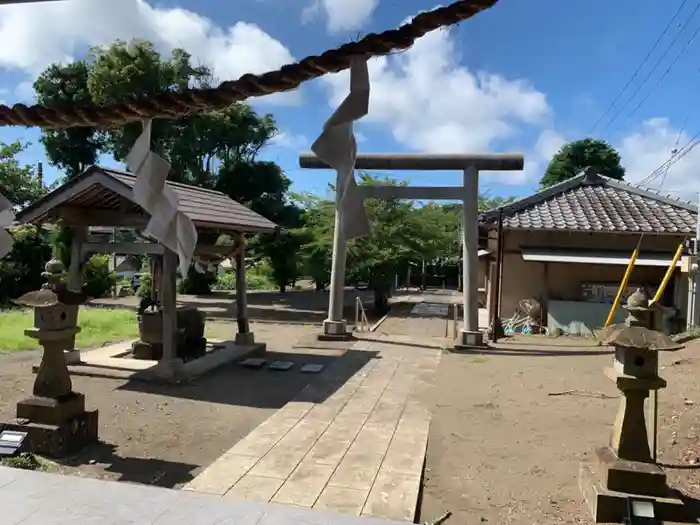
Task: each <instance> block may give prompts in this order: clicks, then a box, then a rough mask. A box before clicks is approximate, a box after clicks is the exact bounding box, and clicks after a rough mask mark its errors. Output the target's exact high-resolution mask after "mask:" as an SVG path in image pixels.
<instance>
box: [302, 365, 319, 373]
mask: <svg viewBox="0 0 700 525" xmlns="http://www.w3.org/2000/svg"><path fill="white" fill-rule="evenodd" d="M324 368H325V366H324V365H317V364H313V363H309V364H308V365H304V366H302V367H301V372H303V373H305V374H318V373H320V372H321V370H323V369H324Z"/></svg>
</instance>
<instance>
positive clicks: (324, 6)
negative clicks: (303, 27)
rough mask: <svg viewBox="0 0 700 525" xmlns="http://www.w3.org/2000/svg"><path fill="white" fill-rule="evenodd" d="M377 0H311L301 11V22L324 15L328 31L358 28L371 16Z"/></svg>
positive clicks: (335, 31)
mask: <svg viewBox="0 0 700 525" xmlns="http://www.w3.org/2000/svg"><path fill="white" fill-rule="evenodd" d="M378 4H379V0H313V2H312V3H311V4H309V5H308V6H307V7H306V8H305V9H304V10H303V11H302V13H301V20H302V22H303V23H306V22H309V21H311V20H313V19H314V18H316V17H318V16H321V15H324V16H325V17H326V29H327V30H328V32H329V33H338V32H340V31H350V30H353V29H360V28H361V27H362V26H364V25H365V24H366V23H367V22H369V20H370V19H371V18H372V13H374V10H375V9H376V8H377V5H378Z"/></svg>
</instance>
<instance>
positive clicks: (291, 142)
mask: <svg viewBox="0 0 700 525" xmlns="http://www.w3.org/2000/svg"><path fill="white" fill-rule="evenodd" d="M269 145H270V146H277V147H280V148H285V149H290V150H294V151H302V150H304V151H307V150H308V149H309V147H310V145H311V142H310V141H309V139H308V138H307V137H306V136H305V135H295V134H294V133H290V132H288V131H281V132H279V133H278V134H277V135H275V136H274V137H272V139H271V140H270V142H269Z"/></svg>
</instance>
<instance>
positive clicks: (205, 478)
mask: <svg viewBox="0 0 700 525" xmlns="http://www.w3.org/2000/svg"><path fill="white" fill-rule="evenodd" d="M258 461H259V458H256V457H250V456H238V455H235V454H226V455H223V456H221V457H220V458H219V459H218V460H216V461H215V462H214V463H212V464H211V465H209V466H208V467H207V468H206V469H204V471H203V472H202V473H201V474H199V475H198V476H197V477H196V478H194V479H193V480H192V481H190V482H189V483H188V484H187V485H185V486H184V487H183V489H184V490H191V491H195V492H205V493H207V494H218V495H220V496H223V495H224V494H225V493H226V492H227V491H228V490H229V489H230V488H231V487H233V486H234V485H235V484H236V483H237V482H238V480H239V479H241V478H242V477H243V476H244V475H245V473H246V472H248V471H249V470H250V469H251V468H252V467H253V465H255V464H256V463H257V462H258Z"/></svg>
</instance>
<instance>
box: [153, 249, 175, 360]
mask: <svg viewBox="0 0 700 525" xmlns="http://www.w3.org/2000/svg"><path fill="white" fill-rule="evenodd" d="M160 278H161V279H160V283H158V285H159V288H160V300H161V305H162V312H163V358H162V359H163V361H165V362H173V361H174V360H175V359H177V337H176V334H177V302H176V300H177V299H176V298H177V293H176V286H177V254H176V253H175V252H172V251H170V250H168V249H167V248H166V249H165V250H163V271H162V273H161V276H160ZM154 284H155V283H154Z"/></svg>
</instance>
